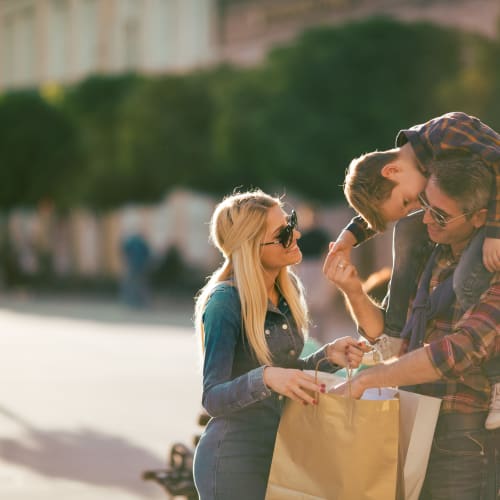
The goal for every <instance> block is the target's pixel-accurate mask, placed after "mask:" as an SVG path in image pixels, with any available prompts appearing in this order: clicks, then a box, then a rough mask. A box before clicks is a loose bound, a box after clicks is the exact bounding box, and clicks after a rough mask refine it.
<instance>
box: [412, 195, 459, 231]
mask: <svg viewBox="0 0 500 500" xmlns="http://www.w3.org/2000/svg"><path fill="white" fill-rule="evenodd" d="M418 201H419V203H420V205H422V208H423V209H424V210H425V211H427V210H428V211H429V213H430V214H431V217H432V220H433V221H434V222H435V223H436V224H437V225H438V226H439V227H446V226H447V225H448V224H449V223H450V222H453V221H454V220H457V219H460V218H461V217H465V216H466V215H469V212H464V213H463V214H460V215H457V216H456V217H449V216H448V215H444V214H443V213H441V212H438V211H437V210H436V209H435V208H434V207H432V206H431V205H429V202H428V201H427V200H426V198H425V195H424V193H423V192H422V193H420V194H419V195H418Z"/></svg>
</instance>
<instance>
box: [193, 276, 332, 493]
mask: <svg viewBox="0 0 500 500" xmlns="http://www.w3.org/2000/svg"><path fill="white" fill-rule="evenodd" d="M203 325H204V330H205V358H204V364H203V397H202V399H203V406H204V408H205V409H206V410H207V412H208V413H209V414H210V415H211V416H212V417H213V418H212V419H211V420H210V422H209V423H208V425H207V427H206V429H205V431H204V432H203V434H202V436H201V439H200V442H199V443H198V446H197V449H196V453H195V459H194V478H195V483H196V487H197V489H198V494H199V496H200V499H201V500H214V499H217V500H261V499H264V496H265V492H266V486H267V479H268V475H269V469H270V465H271V459H272V454H273V449H274V441H275V438H276V433H277V430H278V424H279V420H280V417H281V413H282V411H283V407H284V404H285V398H284V397H283V396H281V395H278V394H276V393H274V392H272V391H270V390H269V389H268V388H267V387H266V386H265V384H264V381H263V372H264V366H261V365H259V363H258V361H257V360H256V359H255V358H254V357H253V356H252V352H251V349H250V347H249V346H248V343H247V341H246V338H245V336H244V334H243V331H242V323H241V307H240V301H239V296H238V293H237V290H236V288H234V287H233V286H231V284H229V283H221V284H220V285H218V286H217V287H216V289H215V290H214V292H213V293H212V295H211V297H210V298H209V300H208V303H207V306H206V308H205V312H204V316H203ZM264 334H265V338H266V340H267V343H268V346H269V349H270V351H271V353H272V355H273V359H274V366H280V367H284V368H298V369H314V368H315V366H316V363H317V362H318V361H319V360H320V359H322V358H324V357H325V356H326V352H325V349H324V348H322V349H320V350H318V351H317V352H315V353H313V354H311V355H310V356H309V357H308V358H306V359H299V355H300V353H301V351H302V348H303V347H304V339H303V338H302V335H301V334H300V333H299V332H298V330H297V326H296V324H295V322H294V320H293V318H292V315H291V312H290V310H289V308H288V305H287V303H286V302H285V300H284V299H283V298H280V301H279V304H278V307H275V306H274V305H273V304H272V303H271V302H269V303H268V309H267V314H266V319H265V325H264ZM339 368H340V367H339V366H337V365H334V364H332V363H329V362H327V361H323V362H322V363H321V364H320V369H321V370H322V371H329V372H334V371H336V370H338V369H339Z"/></svg>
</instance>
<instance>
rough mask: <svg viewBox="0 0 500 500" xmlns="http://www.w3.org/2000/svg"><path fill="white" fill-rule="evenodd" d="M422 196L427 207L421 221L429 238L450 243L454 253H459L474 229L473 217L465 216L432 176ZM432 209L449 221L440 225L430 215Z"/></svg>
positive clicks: (441, 242) (436, 241)
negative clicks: (425, 226)
mask: <svg viewBox="0 0 500 500" xmlns="http://www.w3.org/2000/svg"><path fill="white" fill-rule="evenodd" d="M423 198H424V199H425V202H426V203H427V204H428V206H427V208H426V207H424V209H425V214H424V219H423V222H424V224H426V225H427V232H428V233H429V238H430V239H431V240H432V241H434V242H435V243H440V244H445V245H450V246H451V248H452V250H453V251H454V253H460V252H461V250H462V249H463V248H464V247H465V246H466V245H467V243H468V242H469V240H470V238H471V237H472V235H473V233H474V230H475V229H476V225H475V224H474V220H475V219H474V218H470V217H465V216H464V213H463V211H462V209H461V208H460V206H459V205H458V203H457V202H456V201H455V200H454V199H453V198H450V197H449V196H448V195H446V194H445V193H444V192H443V191H441V189H440V188H439V187H438V186H437V185H436V183H435V182H434V179H433V178H432V177H431V178H430V179H429V182H428V183H427V186H426V188H425V191H424V193H423ZM432 211H434V212H437V213H438V214H440V215H441V216H444V218H445V219H447V220H449V221H450V222H449V223H447V224H446V225H445V226H444V227H442V226H441V225H440V224H438V222H436V220H435V219H434V218H433V217H432V213H431V212H432Z"/></svg>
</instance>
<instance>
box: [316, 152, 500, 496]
mask: <svg viewBox="0 0 500 500" xmlns="http://www.w3.org/2000/svg"><path fill="white" fill-rule="evenodd" d="M431 165H432V167H434V168H433V170H432V171H433V173H432V174H431V176H430V179H429V181H428V183H427V185H426V187H425V189H424V191H423V192H422V193H421V194H420V197H419V200H420V204H421V206H422V208H423V211H424V215H423V223H424V224H425V225H426V227H427V232H428V235H429V238H430V240H431V241H432V242H433V243H434V245H433V249H432V253H431V255H430V256H426V257H425V262H423V264H424V266H421V269H422V268H423V270H421V272H420V273H419V276H418V288H417V291H416V293H415V294H414V296H413V297H412V298H411V307H410V308H409V314H408V321H407V323H406V325H405V328H404V330H403V337H405V339H406V348H407V349H408V351H409V352H408V353H407V354H404V355H403V356H401V357H400V358H399V359H398V360H396V361H393V362H388V363H384V364H380V365H377V366H375V367H372V368H369V369H367V370H363V371H361V372H359V373H358V374H357V375H356V376H355V377H354V378H353V379H352V382H351V387H350V391H351V394H352V396H353V397H360V396H361V395H362V394H363V392H364V390H365V389H368V388H371V387H391V386H413V389H414V390H415V391H417V392H419V393H421V394H427V395H431V396H434V397H439V398H441V399H442V405H441V410H440V416H439V419H438V423H437V426H436V431H435V435H434V443H433V447H432V450H431V455H430V459H429V465H428V468H427V473H426V478H425V482H424V486H423V491H422V493H421V497H420V498H421V499H425V500H438V499H440V500H445V499H446V500H447V499H454V500H472V499H474V500H478V499H479V500H486V499H492V500H493V499H495V498H496V495H497V492H499V488H500V481H496V478H498V479H499V480H500V462H499V455H500V448H499V442H500V429H497V430H486V429H485V428H484V422H485V419H486V414H487V410H488V400H489V392H490V384H489V382H488V379H487V377H486V375H485V373H484V370H483V369H482V367H483V365H484V364H485V363H486V362H487V361H491V360H493V361H495V360H496V362H497V363H498V360H499V359H500V358H499V357H498V354H499V353H500V342H499V334H498V329H499V325H500V272H496V273H493V274H492V276H491V279H490V283H489V287H488V288H487V290H485V291H484V293H483V294H482V295H481V297H480V299H479V300H478V301H477V303H476V304H475V305H473V306H472V307H470V308H469V309H468V310H467V311H465V312H464V309H463V307H462V306H461V304H460V302H459V301H458V300H457V298H456V296H455V294H454V291H453V284H452V283H453V275H454V272H455V269H456V267H457V264H458V262H459V260H460V259H461V256H462V253H463V250H464V249H465V248H466V247H467V245H468V244H469V243H470V241H471V239H472V238H473V236H474V235H475V234H476V232H477V231H478V230H479V229H480V228H481V227H482V226H484V225H485V223H486V219H487V212H488V210H487V205H488V200H489V194H490V187H491V182H492V174H491V171H490V170H489V169H488V168H487V167H486V166H485V164H484V163H483V162H482V161H480V160H478V159H477V158H476V159H472V160H471V159H470V158H469V157H464V156H458V157H451V158H449V159H446V160H441V161H437V162H433V163H432V164H431ZM465 167H466V168H465ZM396 252H397V249H396ZM325 272H326V274H327V276H328V278H329V279H330V280H331V281H333V282H334V283H335V284H336V285H337V286H338V287H339V288H340V289H341V290H342V292H343V293H344V295H345V297H346V299H347V301H348V304H349V307H350V311H351V314H352V316H353V319H354V320H355V321H356V323H357V325H358V328H359V330H360V332H361V333H362V335H364V336H365V337H367V338H368V339H369V340H371V341H374V340H375V339H376V338H377V337H379V336H380V335H381V333H382V332H383V329H384V325H383V323H384V316H383V313H382V311H381V310H380V308H379V307H378V306H377V305H376V304H374V303H373V302H372V301H371V300H370V298H369V297H368V295H367V294H366V293H365V292H364V291H363V288H362V282H361V280H360V278H359V276H358V274H357V271H356V269H355V267H354V266H353V265H352V264H351V263H350V262H349V261H348V260H346V258H345V255H344V254H342V253H336V254H330V255H329V257H328V258H327V261H326V263H325ZM338 392H340V393H344V392H346V387H345V385H344V386H341V387H339V388H338Z"/></svg>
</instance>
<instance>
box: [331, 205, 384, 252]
mask: <svg viewBox="0 0 500 500" xmlns="http://www.w3.org/2000/svg"><path fill="white" fill-rule="evenodd" d="M375 234H376V233H375V231H372V230H371V229H369V228H368V226H367V224H366V222H365V220H364V219H363V218H362V217H361V216H359V215H358V216H356V217H354V218H353V219H352V220H351V222H349V224H348V225H347V226H346V227H345V228H344V229H342V231H341V232H340V234H339V236H338V237H337V239H336V240H335V242H334V243H333V245H332V244H330V253H332V254H335V253H343V254H344V255H345V258H346V259H347V260H350V255H351V251H352V249H353V248H354V247H356V246H358V245H360V244H361V243H363V242H364V241H366V240H367V239H369V238H371V237H372V236H374V235H375Z"/></svg>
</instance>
